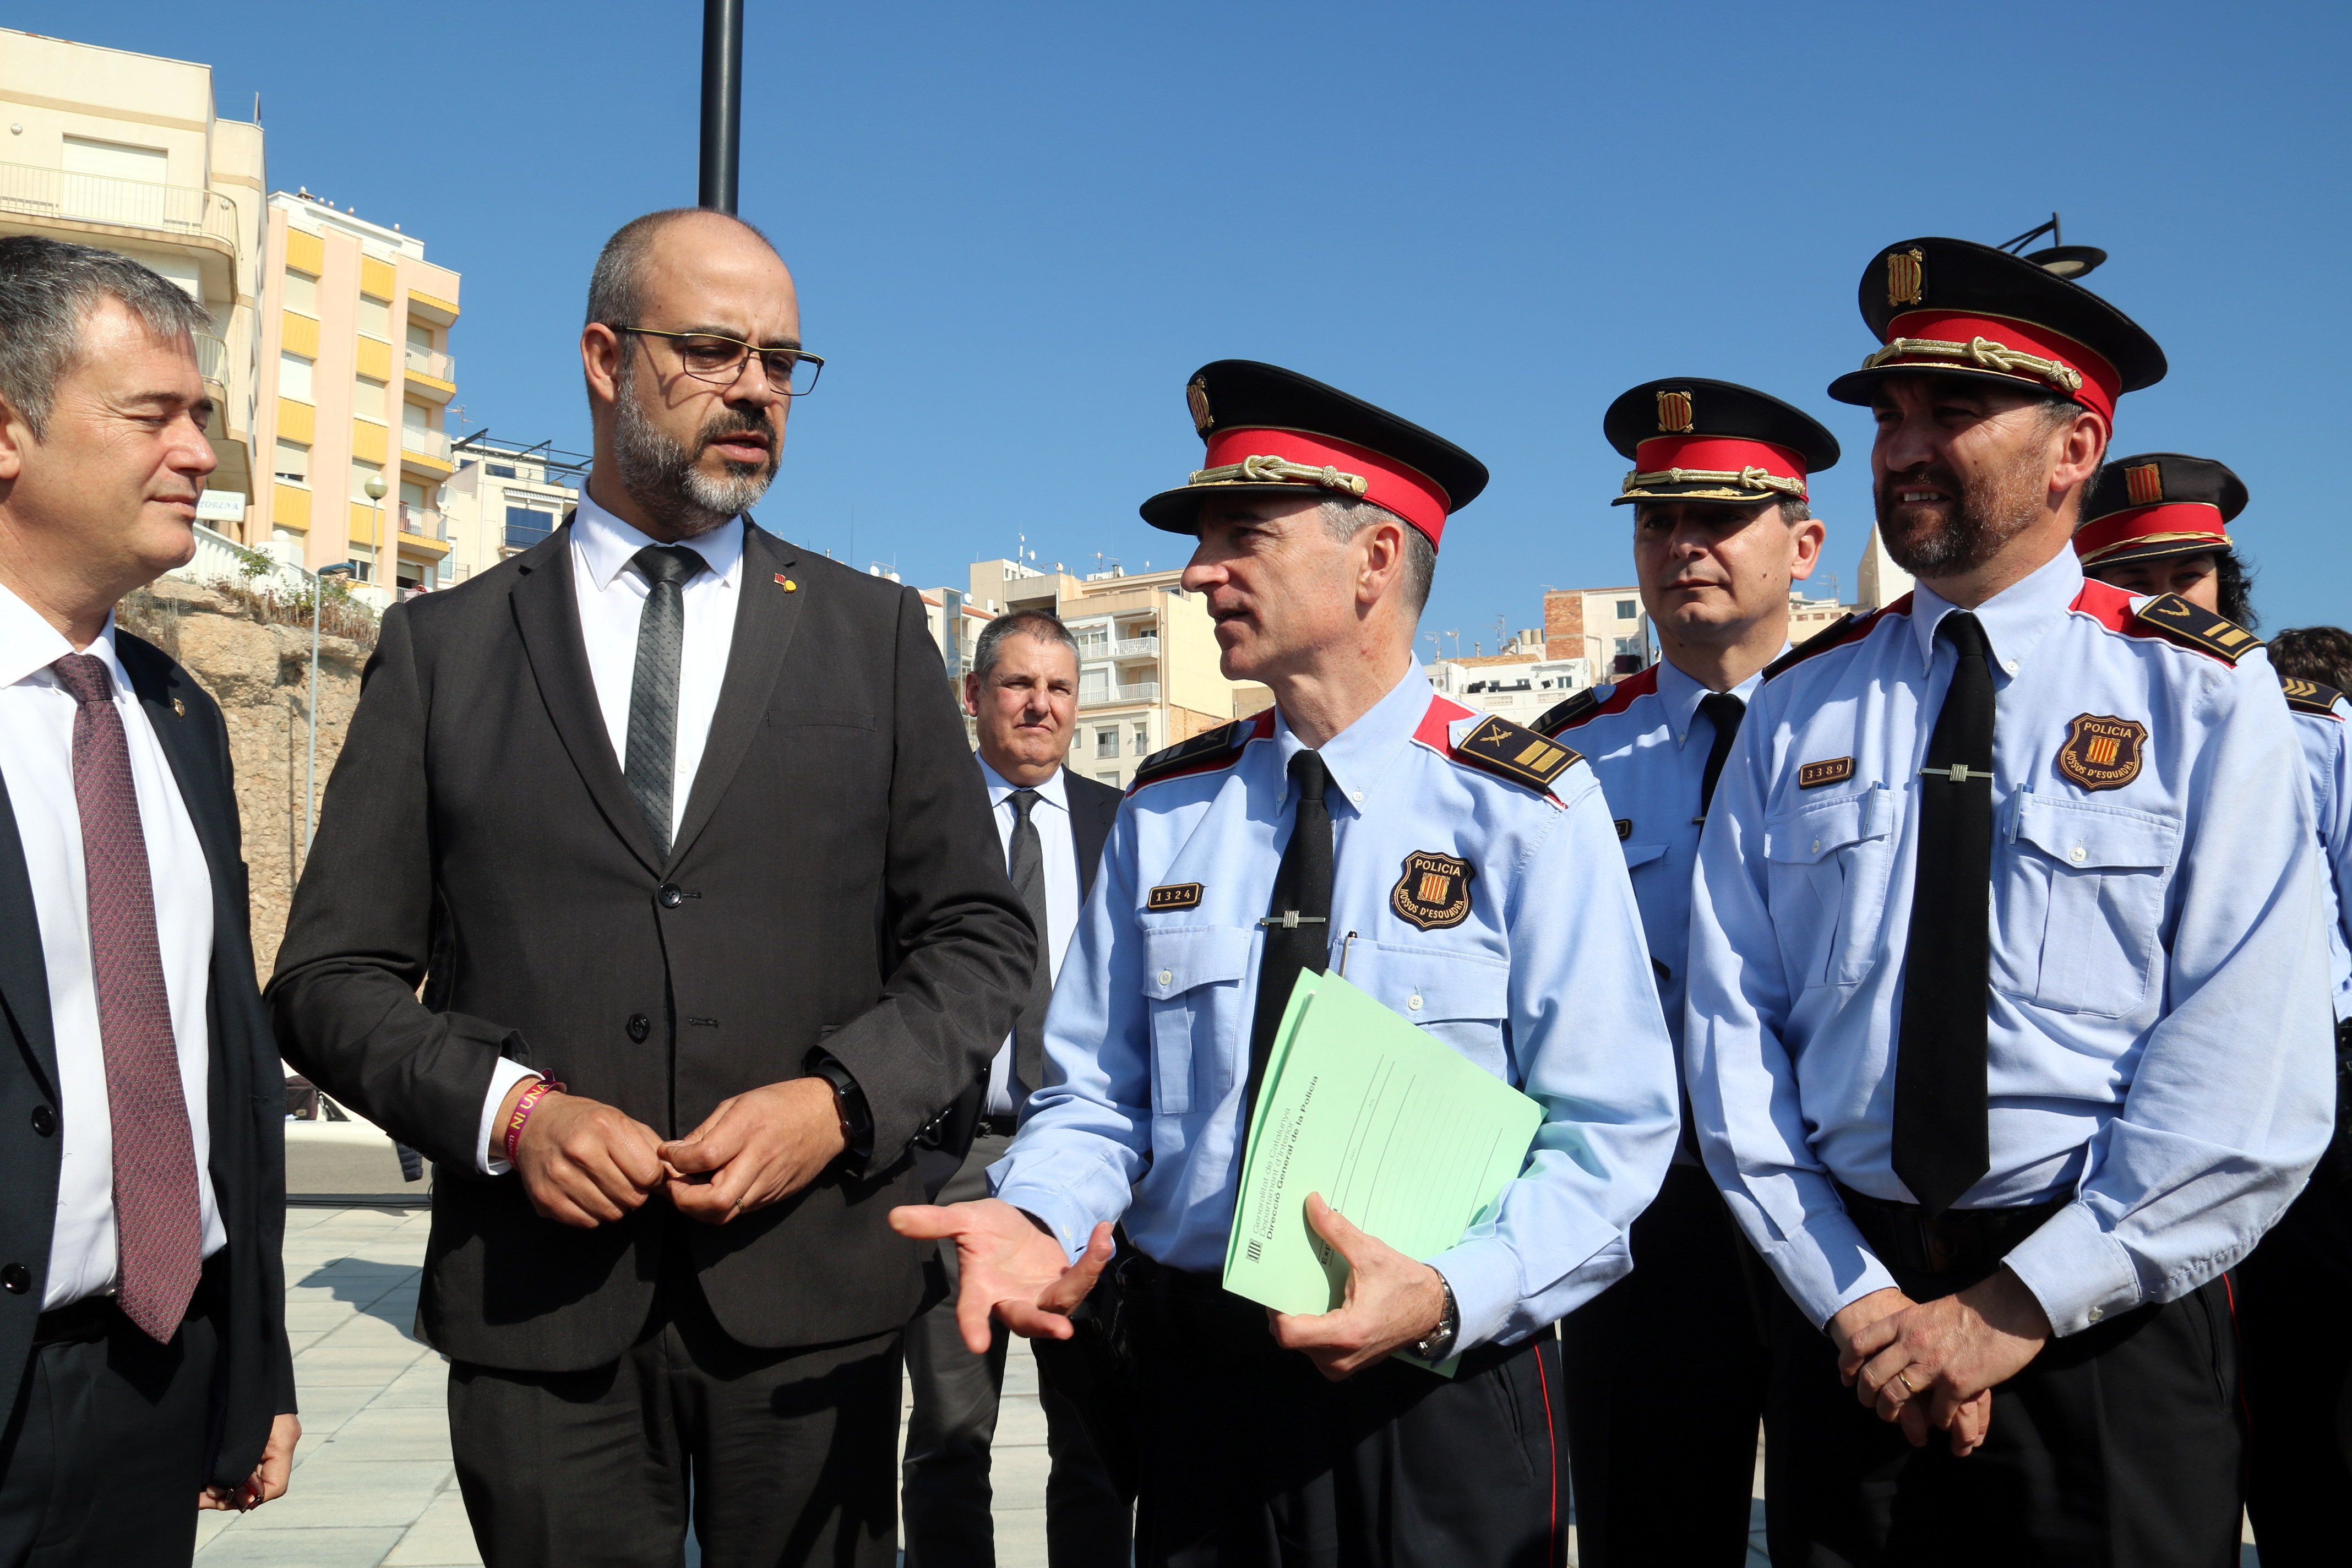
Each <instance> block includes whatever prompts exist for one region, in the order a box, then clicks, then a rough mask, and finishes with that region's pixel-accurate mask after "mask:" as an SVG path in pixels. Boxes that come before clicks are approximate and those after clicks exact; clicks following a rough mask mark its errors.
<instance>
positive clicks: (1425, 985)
mask: <svg viewBox="0 0 2352 1568" xmlns="http://www.w3.org/2000/svg"><path fill="white" fill-rule="evenodd" d="M1347 977H1348V983H1349V984H1351V985H1354V986H1356V987H1358V988H1359V989H1360V990H1362V991H1363V992H1365V993H1366V994H1369V995H1370V996H1371V997H1372V998H1373V999H1374V1000H1375V1001H1377V1002H1379V1003H1380V1004H1381V1005H1382V1006H1384V1007H1386V1008H1388V1010H1389V1011H1391V1013H1394V1014H1396V1015H1397V1016H1399V1017H1401V1018H1402V1019H1404V1020H1405V1021H1406V1022H1408V1023H1412V1024H1418V1025H1420V1026H1421V1028H1422V1031H1423V1033H1424V1034H1428V1035H1433V1036H1434V1037H1437V1038H1438V1039H1440V1040H1443V1041H1444V1042H1445V1044H1447V1045H1448V1046H1451V1047H1453V1048H1454V1051H1455V1052H1457V1053H1458V1054H1460V1055H1462V1056H1465V1057H1467V1058H1469V1059H1470V1060H1472V1061H1474V1062H1476V1063H1477V1064H1478V1065H1479V1066H1480V1067H1482V1068H1486V1070H1487V1071H1488V1072H1490V1073H1493V1074H1494V1075H1495V1076H1496V1078H1498V1079H1503V1080H1504V1081H1505V1082H1506V1083H1507V1082H1509V1081H1510V1058H1509V1053H1508V1052H1507V1050H1506V1049H1505V1047H1504V1034H1503V1025H1504V1021H1505V1020H1506V1019H1507V1017H1508V1016H1510V1011H1511V971H1510V966H1509V965H1508V964H1507V963H1504V962H1503V960H1502V959H1501V958H1499V957H1493V956H1489V955H1487V954H1485V953H1472V952H1438V951H1435V950H1433V949H1428V948H1418V947H1405V946H1400V945H1396V944H1392V943H1389V942H1373V943H1370V944H1369V945H1367V944H1366V943H1364V942H1357V943H1356V944H1355V952H1354V953H1353V955H1352V957H1351V958H1350V960H1349V965H1348V976H1347Z"/></svg>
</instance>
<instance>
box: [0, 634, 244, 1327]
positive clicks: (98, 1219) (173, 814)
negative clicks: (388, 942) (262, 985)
mask: <svg viewBox="0 0 2352 1568" xmlns="http://www.w3.org/2000/svg"><path fill="white" fill-rule="evenodd" d="M77 651H79V652H82V653H87V654H91V655H94V656H95V657H97V658H102V659H104V660H105V661H106V672H107V675H108V677H109V678H110V679H111V680H112V681H113V683H114V707H115V711H116V712H118V713H120V714H121V718H122V732H123V736H124V739H125V741H126V742H127V744H128V747H129V750H130V752H131V788H132V790H133V791H134V792H135V793H136V794H137V795H138V797H139V828H140V832H141V833H142V835H144V836H145V837H146V840H147V874H148V877H149V879H150V880H151V881H152V883H153V884H154V891H155V941H156V945H157V947H158V948H159V949H160V950H161V951H162V953H163V989H164V993H165V994H166V995H167V996H168V997H169V998H170V1001H171V1007H172V1041H173V1045H174V1046H175V1047H177V1049H178V1051H179V1056H180V1086H181V1088H182V1089H183V1090H184V1091H185V1093H186V1095H187V1098H188V1131H190V1133H191V1134H193V1135H194V1140H195V1154H196V1205H197V1213H198V1220H199V1223H200V1224H201V1225H202V1226H203V1230H204V1250H205V1257H207V1258H209V1257H211V1256H212V1255H213V1254H214V1253H215V1252H218V1251H219V1250H220V1249H221V1248H222V1247H226V1246H227V1245H228V1232H227V1231H226V1230H225V1229H223V1228H222V1226H221V1218H220V1208H219V1205H217V1204H215V1202H214V1199H213V1179H212V1173H211V1171H210V1169H209V1168H208V1162H209V1161H210V1159H211V1157H212V1142H213V1137H212V1120H211V1116H210V1112H209V1106H210V1092H209V1089H208V1087H207V1085H208V1082H209V1079H210V1076H211V1069H210V1056H211V1049H212V1044H211V1032H210V1030H209V1028H208V1027H207V1026H206V1025H205V1002H206V1000H207V999H208V997H209V995H210V993H211V989H212V962H213V884H212V870H211V868H210V867H208V866H207V865H206V864H205V850H204V846H203V845H202V844H201V843H199V842H198V841H197V838H196V827H195V824H194V822H193V821H191V820H190V819H189V816H188V807H187V804H186V802H184V801H183V800H182V799H181V798H180V786H179V782H178V781H177V780H176V779H174V778H173V776H172V763H171V760H170V759H169V758H167V757H166V756H164V754H163V743H162V742H160V741H158V740H157V739H156V738H155V731H154V727H153V726H152V725H151V724H149V723H148V722H147V715H146V714H145V713H144V712H143V711H142V710H141V709H140V706H139V699H138V697H137V696H136V695H135V694H134V693H133V692H132V691H131V678H130V677H129V676H128V675H127V674H125V673H124V672H123V668H122V661H121V659H120V658H116V657H115V652H114V617H112V616H108V617H107V621H106V626H105V628H104V629H103V630H102V631H100V633H99V634H98V640H97V641H95V642H93V643H91V644H90V645H89V647H86V648H81V649H79V650H77V649H76V648H75V647H74V646H73V645H72V644H71V643H69V642H68V641H67V640H66V639H65V637H64V636H63V634H61V633H60V632H58V629H57V628H56V627H55V626H50V625H49V623H48V622H47V621H45V620H43V619H42V618H41V617H40V616H39V614H38V613H37V612H36V611H35V610H34V609H33V607H32V606H31V605H27V604H26V603H25V601H24V600H22V599H20V598H18V597H16V595H14V594H12V593H10V592H9V591H8V590H7V589H6V588H5V587H0V779H5V781H6V783H7V785H8V804H9V805H10V807H11V808H12V809H13V811H14V813H15V816H16V837H17V840H18V842H20V843H21V844H22V845H23V846H24V849H25V870H26V875H27V877H28V878H29V879H31V882H32V888H33V909H34V911H35V913H36V915H37V918H38V920H39V921H40V927H41V962H42V963H43V965H44V967H45V968H46V969H47V973H48V981H49V1021H50V1026H51V1028H52V1029H53V1030H54V1032H55V1034H56V1037H57V1047H58V1098H59V1099H60V1100H62V1101H63V1103H62V1104H61V1105H59V1106H58V1123H59V1125H58V1137H59V1139H60V1140H61V1141H62V1142H61V1144H60V1148H59V1151H58V1152H59V1154H60V1155H61V1159H60V1162H59V1164H58V1213H57V1220H56V1224H55V1226H54V1228H53V1229H52V1230H51V1231H50V1234H49V1270H48V1275H47V1279H46V1281H45V1283H44V1285H43V1287H42V1293H41V1310H43V1311H48V1310H53V1309H55V1308H58V1307H62V1306H64V1305H66V1304H67V1303H68V1302H69V1301H78V1300H81V1299H82V1298H83V1297H85V1296H95V1295H97V1294H99V1293H100V1292H101V1291H104V1290H107V1289H111V1288H112V1287H113V1285H114V1282H115V1276H116V1273H117V1271H118V1270H117V1266H116V1262H115V1243H114V1122H113V1119H112V1116H111V1114H110V1110H109V1108H108V1102H107V1094H106V1051H105V1047H104V1044H103V1042H102V1041H101V1039H100V1035H99V1031H98V977H97V975H96V973H94V971H93V970H92V967H91V961H90V951H89V883H88V882H87V881H86V880H85V879H84V877H83V871H82V855H81V813H80V811H79V809H78V808H77V807H76V805H75V803H74V777H73V728H74V711H75V709H76V706H77V704H76V703H75V701H74V699H73V697H72V695H71V694H70V693H68V691H67V690H66V689H65V688H63V687H62V686H59V685H58V679H57V677H56V676H55V675H53V674H51V673H50V670H49V666H51V665H52V664H54V663H56V662H57V661H58V659H61V658H65V657H66V656H67V655H68V654H69V653H74V652H77Z"/></svg>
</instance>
